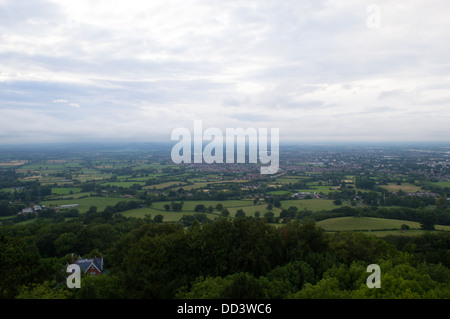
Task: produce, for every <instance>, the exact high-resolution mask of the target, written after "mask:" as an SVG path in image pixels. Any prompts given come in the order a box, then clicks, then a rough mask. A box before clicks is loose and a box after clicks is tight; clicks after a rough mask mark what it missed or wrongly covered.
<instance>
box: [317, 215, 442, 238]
mask: <svg viewBox="0 0 450 319" xmlns="http://www.w3.org/2000/svg"><path fill="white" fill-rule="evenodd" d="M403 224H405V225H408V226H409V228H410V229H409V230H402V229H401V226H402V225H403ZM317 225H318V226H320V227H322V228H323V229H324V230H326V231H368V232H371V233H373V234H374V235H376V236H386V235H408V236H414V235H420V234H423V233H425V232H426V231H425V230H421V229H420V223H418V222H413V221H408V220H399V219H386V218H374V217H337V218H330V219H325V220H321V221H319V222H317ZM435 228H436V231H450V226H442V225H437V226H436V227H435Z"/></svg>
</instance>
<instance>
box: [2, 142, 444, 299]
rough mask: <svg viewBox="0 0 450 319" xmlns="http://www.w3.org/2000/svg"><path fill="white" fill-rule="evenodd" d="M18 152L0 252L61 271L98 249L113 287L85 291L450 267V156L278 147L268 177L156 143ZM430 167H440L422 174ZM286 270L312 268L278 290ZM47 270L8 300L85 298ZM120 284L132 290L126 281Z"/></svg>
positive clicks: (438, 287)
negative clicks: (174, 157) (182, 157)
mask: <svg viewBox="0 0 450 319" xmlns="http://www.w3.org/2000/svg"><path fill="white" fill-rule="evenodd" d="M26 154H27V153H26V152H19V153H18V155H17V156H15V155H14V153H11V154H8V156H6V155H5V154H3V156H4V157H5V159H4V160H3V162H2V163H4V165H0V177H1V179H0V196H1V199H0V212H1V214H0V215H1V216H0V236H3V237H1V238H6V243H7V245H10V246H11V247H12V246H13V245H14V247H16V246H17V245H19V246H20V245H22V246H21V248H20V255H17V256H15V255H14V252H15V251H19V250H15V249H7V250H6V251H8V252H9V253H10V254H12V255H11V256H10V257H8V258H9V259H7V260H12V261H13V260H16V259H20V258H22V257H21V256H23V253H22V252H23V251H28V250H30V251H33V252H32V254H34V255H33V256H39V258H38V260H40V262H41V261H42V262H44V260H45V263H50V262H51V263H54V265H53V266H52V267H54V268H55V269H60V268H61V267H62V266H61V265H64V264H67V262H68V261H69V260H70V258H71V254H72V253H75V254H78V255H79V256H98V254H100V253H102V254H104V255H105V256H106V258H107V261H108V263H107V264H106V265H107V267H108V271H107V272H105V273H104V274H102V277H101V278H103V280H107V281H109V282H111V283H112V284H111V285H104V288H101V287H100V286H102V285H100V286H98V285H92V286H91V288H90V289H92V290H89V291H88V290H83V289H81V290H80V291H83V294H86V295H89V294H90V293H92V292H93V291H94V292H95V295H94V298H95V296H100V295H102V294H108V296H114V297H117V298H122V297H123V296H124V295H128V296H132V297H133V298H141V297H143V298H155V297H156V298H193V297H196V298H197V297H200V298H203V297H205V296H206V297H214V298H215V297H217V296H222V295H221V294H223V293H224V292H223V291H221V290H220V288H217V287H220V285H222V284H220V285H217V283H216V281H220V282H222V283H226V282H233V280H235V279H234V278H238V279H236V280H246V281H247V280H250V281H249V282H252V284H255V285H257V286H258V287H259V288H258V289H257V291H259V292H263V293H264V295H263V296H264V298H267V297H269V298H280V297H281V298H297V297H300V298H303V297H302V296H303V295H305V296H308V294H309V291H316V290H317V291H320V289H321V287H322V286H323V285H329V283H328V282H327V278H329V277H327V276H329V274H340V273H341V271H340V270H339V269H343V268H342V267H360V265H361V263H362V264H367V263H373V262H380V263H381V262H382V263H386V267H387V269H391V268H392V264H390V263H391V259H390V258H393V259H392V260H394V261H395V263H401V264H400V266H402V267H412V266H411V265H410V264H407V263H409V260H414V263H415V264H414V265H416V264H417V265H421V266H420V267H419V266H417V267H418V268H417V269H416V268H412V269H411V270H410V271H414V272H417V273H419V272H423V271H424V269H428V270H427V271H428V272H429V273H430V274H431V275H433V274H435V273H436V269H435V267H441V268H439V272H445V271H447V269H448V266H450V263H449V261H448V258H447V254H448V245H447V244H446V243H447V241H448V236H449V235H450V201H449V200H447V198H449V197H450V189H449V184H448V183H449V180H450V171H449V170H448V169H447V166H445V165H443V164H442V163H446V160H447V153H444V154H441V153H432V154H430V155H429V159H428V161H427V160H425V159H424V155H423V153H420V156H421V159H422V162H421V163H422V164H421V165H422V166H419V167H418V166H417V163H416V160H415V154H412V153H410V151H401V152H399V151H398V150H397V149H391V148H386V149H383V151H382V152H381V151H379V150H378V151H377V152H373V150H372V149H368V150H366V149H364V148H362V149H359V148H357V149H356V150H355V149H352V150H351V151H343V150H336V149H334V148H325V149H322V148H321V147H319V148H318V149H316V148H313V149H310V150H309V151H308V152H298V150H296V149H285V150H284V153H283V154H282V156H281V162H280V171H279V172H278V173H277V174H274V175H269V176H263V175H261V174H259V167H258V166H255V165H247V164H230V165H228V164H227V165H217V166H216V165H206V164H179V165H176V164H174V163H172V162H171V161H170V158H168V156H167V154H168V152H167V148H164V147H160V148H158V147H149V148H142V147H141V148H136V149H130V148H126V149H125V150H122V149H114V148H112V147H108V148H103V149H102V148H101V147H99V148H96V149H95V150H87V151H86V150H83V151H81V150H73V151H65V152H58V151H48V152H44V153H38V154H36V153H33V154H29V155H28V156H27V155H26ZM377 154H379V155H378V156H377ZM387 154H388V155H387ZM19 155H20V156H19ZM408 163H409V164H408ZM439 163H440V164H439ZM437 165H441V166H439V167H440V170H439V174H435V175H430V172H432V170H431V169H430V167H437ZM386 167H388V168H389V169H387V168H386ZM433 172H434V171H433ZM22 236H25V237H26V240H25V237H22ZM4 242H5V240H4V239H2V244H3V243H4ZM30 242H31V243H32V244H31V245H29V244H28V243H30ZM20 243H22V244H20ZM25 243H26V244H25ZM386 244H388V245H386ZM430 247H433V249H431V250H430V249H429V248H430ZM393 256H394V257H393ZM405 256H407V257H405ZM131 260H132V261H133V262H131V263H130V262H129V261H131ZM136 261H137V262H136ZM435 264H436V265H441V266H434V265H435ZM424 265H425V266H424ZM429 265H432V266H429ZM442 265H445V266H442ZM6 267H7V268H8V269H9V268H11V269H13V268H14V267H13V266H6ZM21 267H23V265H22V266H21ZM25 267H26V266H25ZM124 267H125V269H124ZM389 267H390V268H389ZM426 267H429V268H426ZM36 268H39V267H36ZM419 268H420V270H419ZM358 269H359V268H358ZM10 271H11V270H10ZM30 271H31V270H30ZM292 271H294V272H293V273H297V272H301V273H302V276H306V277H305V278H309V279H308V280H309V283H308V285H306V284H305V285H306V286H302V287H299V286H297V284H295V285H294V286H289V284H288V285H287V286H284V285H285V284H283V287H284V288H282V289H281V290H280V287H281V286H280V282H284V283H289V278H292V277H293V275H292V274H293V273H291V272H292ZM349 271H350V270H349ZM358 271H361V272H363V273H364V272H365V268H361V269H360V270H358ZM351 272H352V273H354V272H355V270H354V269H353V270H351ZM141 274H151V275H148V276H147V275H146V276H144V279H145V280H146V285H147V286H146V287H154V288H152V289H153V290H152V291H150V292H149V291H148V289H147V288H146V287H141V286H139V285H140V282H141V280H142V277H141ZM180 274H182V278H183V280H185V281H184V282H180V281H179V279H178V278H180V276H179V275H180ZM286 274H287V275H286ZM313 274H314V275H313ZM204 275H206V276H209V277H208V278H210V279H204V280H203V279H202V278H204V277H202V276H204ZM243 276H244V277H243ZM280 276H281V277H280ZM286 276H287V277H286ZM308 276H309V277H308ZM433 276H434V275H433ZM294 277H295V276H294ZM36 278H37V277H36ZM55 278H59V277H58V275H55V274H53V273H49V277H48V278H46V280H45V281H39V280H38V281H36V280H35V279H30V280H31V282H33V284H34V287H37V288H36V290H35V288H32V287H31V288H23V287H20V289H19V287H18V286H17V285H16V284H14V283H12V284H11V285H10V286H11V287H12V288H10V290H9V291H11V292H10V293H9V296H12V297H15V296H19V297H24V296H29V294H38V295H39V294H40V293H41V292H40V291H47V290H48V291H49V293H51V294H58V293H65V294H66V295H65V296H69V298H83V297H84V295H83V296H79V295H78V293H77V292H68V293H67V292H64V290H61V287H64V285H61V281H58V280H59V279H55ZM394 278H397V279H398V280H403V279H401V278H398V276H397V275H396V277H394ZM427 278H431V277H427ZM433 278H434V277H433ZM397 279H396V280H397ZM83 280H86V279H83ZM91 280H94V281H93V282H95V280H96V279H91ZM130 280H133V285H132V288H129V287H128V286H127V285H124V284H123V283H124V282H129V281H130ZM339 280H343V279H342V278H340V277H339ZM346 280H347V279H346ZM88 281H89V279H88ZM88 281H83V285H85V284H86V285H87V282H88ZM210 284H212V286H211V287H214V288H211V287H208V288H204V286H205V285H206V286H208V285H210ZM225 285H230V284H225ZM398 285H400V283H399V284H398ZM402 285H404V283H402ZM445 285H447V284H446V283H443V282H441V281H433V282H431V283H427V284H426V285H425V287H426V289H428V290H426V289H425V290H424V289H421V290H418V292H417V294H419V296H424V297H426V296H429V295H432V296H435V295H439V296H441V295H442V296H447V295H446V294H445V291H447V290H448V289H447V287H446V286H445ZM245 286H247V285H245ZM360 286H361V287H362V285H361V283H355V284H353V286H352V287H360ZM102 287H103V286H102ZM111 287H114V288H111ZM161 287H167V289H166V288H161ZM414 287H415V286H413V288H410V289H415V288H414ZM38 288H39V290H38ZM102 289H103V290H102ZM446 289H447V290H446ZM100 290H102V291H100ZM3 291H6V290H3ZM38 291H39V292H38ZM50 291H51V292H50ZM327 291H335V292H336V293H344V294H347V295H346V296H353V294H354V296H360V294H364V293H365V291H364V290H352V291H345V290H344V291H343V290H342V289H340V288H336V287H334V288H332V289H331V288H330V287H328V286H327ZM386 291H387V292H386V293H387V294H389V293H392V294H394V293H393V292H391V291H390V290H389V289H386ZM408 291H409V290H408ZM210 293H211V294H212V295H208V294H210ZM401 293H404V292H400V294H401ZM394 295H395V296H396V297H398V295H399V293H398V292H395V294H394ZM33 296H34V295H33ZM39 296H40V295H39ZM89 296H90V295H89ZM254 296H256V297H261V295H254ZM405 296H406V295H405Z"/></svg>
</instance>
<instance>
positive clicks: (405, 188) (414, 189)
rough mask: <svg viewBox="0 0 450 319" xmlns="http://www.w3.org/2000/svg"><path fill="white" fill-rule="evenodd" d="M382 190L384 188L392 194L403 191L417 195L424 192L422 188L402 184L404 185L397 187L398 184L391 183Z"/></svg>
mask: <svg viewBox="0 0 450 319" xmlns="http://www.w3.org/2000/svg"><path fill="white" fill-rule="evenodd" d="M381 188H384V189H386V190H388V191H390V192H398V191H399V190H402V191H404V192H406V193H415V192H420V191H423V190H422V188H421V187H420V186H416V185H413V184H408V183H402V185H397V184H396V183H389V184H388V185H382V186H381Z"/></svg>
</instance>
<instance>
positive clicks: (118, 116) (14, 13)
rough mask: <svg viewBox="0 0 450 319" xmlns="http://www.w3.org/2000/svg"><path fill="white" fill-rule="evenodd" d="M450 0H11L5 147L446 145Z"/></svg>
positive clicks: (2, 61)
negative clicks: (276, 136) (219, 134)
mask: <svg viewBox="0 0 450 319" xmlns="http://www.w3.org/2000/svg"><path fill="white" fill-rule="evenodd" d="M449 13H450V2H449V1H444V0H441V1H439V0H435V1H433V0H427V1H426V0H397V1H381V0H380V1H378V2H377V1H376V0H370V1H364V0H328V1H318V0H310V1H307V0H305V1H300V0H292V1H290V0H287V1H280V0H273V1H272V0H246V1H233V0H226V1H224V0H203V1H195V0H179V1H178V0H174V1H169V0H164V1H137V0H126V1H118V0H77V1H63V0H47V1H43V0H20V1H17V0H0V144H20V143H38V142H73V141H139V142H146V141H148V142H150V141H155V140H159V141H163V142H164V141H166V142H170V134H171V132H172V130H173V129H175V128H178V127H186V128H189V129H192V128H193V121H194V120H202V121H203V127H204V128H208V127H218V128H220V129H223V130H225V128H227V127H229V128H237V127H243V128H248V127H255V128H258V127H264V128H280V142H283V141H308V142H309V141H404V140H405V141H449V138H450V125H449V123H450V19H449V18H448V14H449Z"/></svg>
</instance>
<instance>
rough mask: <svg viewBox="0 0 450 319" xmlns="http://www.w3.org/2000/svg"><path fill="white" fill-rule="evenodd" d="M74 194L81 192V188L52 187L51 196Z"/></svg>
mask: <svg viewBox="0 0 450 319" xmlns="http://www.w3.org/2000/svg"><path fill="white" fill-rule="evenodd" d="M70 192H72V194H76V193H79V192H81V188H78V187H70V188H62V187H53V188H52V195H69V194H71V193H70Z"/></svg>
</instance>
